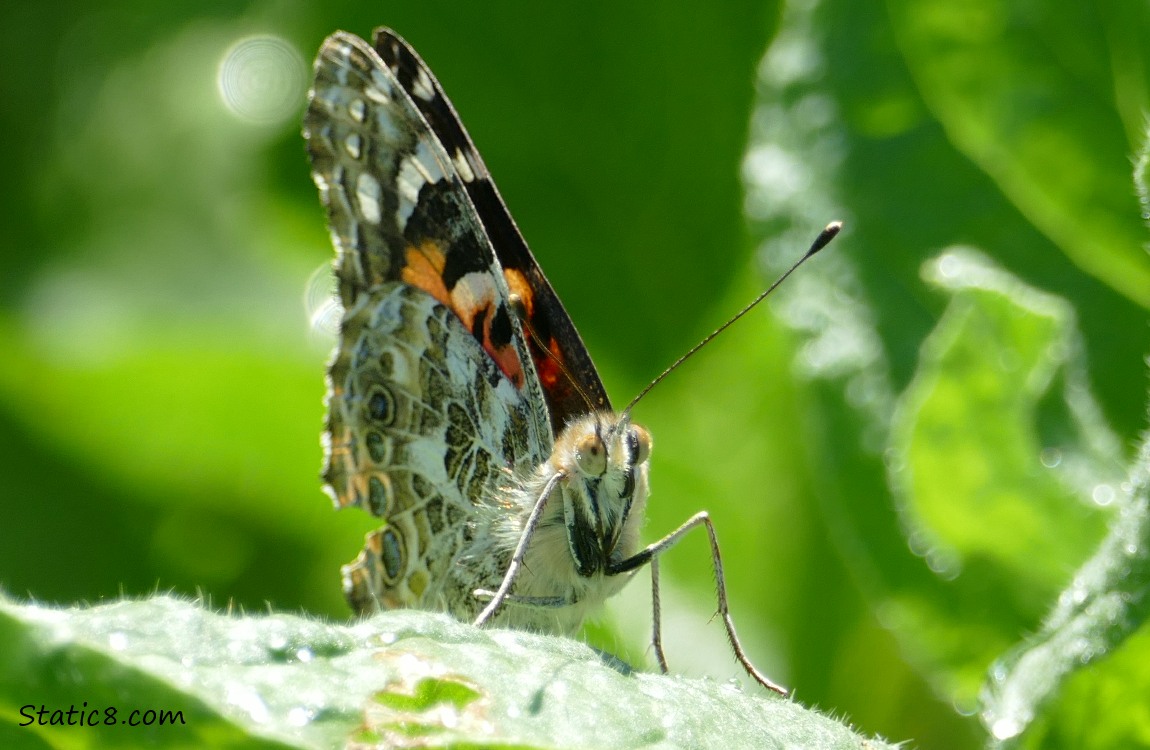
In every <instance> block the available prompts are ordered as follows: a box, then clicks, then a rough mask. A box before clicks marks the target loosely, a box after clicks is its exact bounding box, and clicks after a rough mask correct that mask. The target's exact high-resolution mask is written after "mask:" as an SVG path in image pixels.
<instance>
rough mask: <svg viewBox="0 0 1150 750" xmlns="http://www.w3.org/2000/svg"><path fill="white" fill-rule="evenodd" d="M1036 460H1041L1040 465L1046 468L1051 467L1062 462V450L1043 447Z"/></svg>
mask: <svg viewBox="0 0 1150 750" xmlns="http://www.w3.org/2000/svg"><path fill="white" fill-rule="evenodd" d="M1038 460H1040V461H1042V465H1043V466H1045V467H1046V468H1048V469H1053V468H1054V467H1056V466H1058V465H1059V464H1060V463H1062V451H1060V450H1059V449H1057V448H1043V449H1042V453H1040V454H1039V455H1038Z"/></svg>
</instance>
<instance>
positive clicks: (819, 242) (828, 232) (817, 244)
mask: <svg viewBox="0 0 1150 750" xmlns="http://www.w3.org/2000/svg"><path fill="white" fill-rule="evenodd" d="M842 228H843V223H842V222H841V221H832V222H831V223H830V224H827V225H826V227H825V228H824V229H823V231H821V232H819V236H818V237H815V241H814V242H812V243H811V249H810V250H807V254H806V256H805V257H804V258H803V260H806V258H809V257H811V256H812V255H814V254H815V253H817V252H818V251H819V250H822V249H823V248H824V247H826V246H827V245H829V244H831V240H833V239H834V238H835V236H836V235H838V233H839V232H840V231H842Z"/></svg>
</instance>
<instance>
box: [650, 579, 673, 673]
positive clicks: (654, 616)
mask: <svg viewBox="0 0 1150 750" xmlns="http://www.w3.org/2000/svg"><path fill="white" fill-rule="evenodd" d="M662 622H663V609H662V606H661V605H660V604H659V558H657V557H652V558H651V646H652V647H653V648H654V649H655V658H656V659H657V660H658V661H659V669H661V670H663V674H667V673H668V672H669V671H671V670H669V669H667V656H666V655H665V654H664V653H663V625H662Z"/></svg>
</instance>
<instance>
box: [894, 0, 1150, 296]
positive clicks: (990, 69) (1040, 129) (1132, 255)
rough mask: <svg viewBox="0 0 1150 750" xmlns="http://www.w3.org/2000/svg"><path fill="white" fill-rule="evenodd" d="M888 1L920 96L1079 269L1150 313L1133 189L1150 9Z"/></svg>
mask: <svg viewBox="0 0 1150 750" xmlns="http://www.w3.org/2000/svg"><path fill="white" fill-rule="evenodd" d="M889 7H890V11H891V17H892V20H893V28H894V31H895V34H896V37H897V39H898V43H899V46H900V48H901V49H902V51H903V52H904V54H905V55H906V58H907V61H908V65H909V68H910V71H911V74H912V75H913V76H914V78H915V80H916V82H917V83H918V89H919V91H920V93H921V95H922V97H923V100H924V101H925V102H926V104H927V106H928V107H930V109H931V112H932V113H933V114H934V116H935V117H936V118H937V119H938V121H939V123H940V124H941V125H942V126H943V128H945V130H946V133H947V135H948V136H949V138H950V140H951V142H952V143H953V144H954V145H955V147H956V148H958V149H959V150H960V151H962V152H963V153H964V154H965V155H966V156H967V157H969V158H970V159H971V160H972V161H973V162H975V163H976V164H977V165H978V166H979V167H980V168H981V169H982V170H983V171H984V172H985V173H986V174H987V175H989V176H990V177H991V179H993V180H994V181H995V183H996V184H997V185H998V187H999V188H1000V189H1001V190H1002V192H1003V193H1004V194H1006V195H1007V196H1008V197H1009V198H1010V200H1011V201H1013V202H1014V204H1015V205H1016V206H1017V207H1018V208H1019V210H1020V211H1021V212H1022V213H1023V214H1024V215H1025V216H1026V217H1027V218H1028V219H1029V220H1030V221H1032V222H1033V223H1034V225H1035V226H1036V227H1038V228H1039V229H1040V230H1042V231H1043V232H1044V233H1045V234H1046V235H1047V236H1048V237H1049V238H1050V239H1051V240H1052V241H1053V242H1054V243H1055V244H1057V245H1058V247H1060V248H1061V249H1062V251H1063V252H1065V253H1066V254H1067V255H1068V256H1069V257H1070V258H1071V259H1072V260H1073V261H1074V262H1075V263H1076V264H1078V266H1079V267H1081V268H1082V269H1083V270H1084V271H1086V272H1087V273H1090V274H1093V275H1094V276H1096V277H1098V278H1099V279H1101V280H1102V281H1104V282H1105V283H1107V284H1109V285H1110V286H1112V287H1113V288H1114V289H1116V290H1119V291H1120V292H1122V293H1123V294H1125V295H1127V296H1128V297H1129V298H1130V299H1132V300H1135V301H1137V302H1138V303H1139V304H1141V305H1142V306H1143V307H1150V259H1148V258H1147V257H1146V253H1145V252H1143V250H1142V243H1143V241H1144V239H1145V236H1144V233H1143V227H1142V226H1140V223H1139V221H1138V216H1137V213H1136V211H1135V205H1134V203H1133V200H1132V198H1131V196H1130V193H1129V189H1128V185H1129V179H1130V178H1129V172H1128V164H1129V159H1128V155H1129V154H1130V152H1131V151H1133V150H1134V149H1133V146H1134V145H1135V143H1136V141H1135V139H1136V138H1138V137H1140V136H1141V132H1140V131H1141V123H1140V122H1139V119H1140V118H1141V117H1142V116H1143V115H1142V114H1140V113H1141V112H1144V111H1145V109H1146V105H1147V97H1146V92H1145V88H1144V84H1143V83H1137V82H1141V81H1145V78H1146V75H1147V72H1148V70H1150V67H1148V66H1150V58H1148V56H1147V48H1146V44H1145V41H1146V40H1145V38H1144V37H1143V36H1141V35H1140V34H1139V33H1138V31H1137V30H1138V29H1145V25H1146V22H1147V13H1146V9H1145V5H1144V4H1139V3H1112V4H1101V5H1095V4H1089V5H1087V4H1081V5H1074V6H1067V5H1063V4H1057V5H1054V4H1043V3H1025V4H1020V3H1012V2H1007V0H980V1H978V2H968V3H962V4H961V5H957V4H955V3H950V2H946V0H931V1H928V2H921V1H919V0H913V1H906V0H903V1H899V2H892V3H890V4H889ZM1100 49H1105V50H1106V51H1107V53H1108V55H1109V59H1108V60H1107V59H1106V58H1100V55H1099V50H1100ZM1107 62H1109V63H1110V64H1109V65H1107V64H1106V63H1107ZM1111 97H1114V98H1113V99H1112V98H1111ZM1123 115H1126V117H1127V121H1126V122H1124V121H1123V119H1122V116H1123ZM1086 205H1089V206H1090V207H1091V210H1089V211H1084V210H1082V207H1084V206H1086Z"/></svg>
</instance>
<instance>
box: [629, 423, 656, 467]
mask: <svg viewBox="0 0 1150 750" xmlns="http://www.w3.org/2000/svg"><path fill="white" fill-rule="evenodd" d="M627 447H628V448H629V449H630V450H631V464H632V465H634V466H637V465H639V464H641V463H644V462H645V461H646V460H647V459H648V458H650V457H651V433H649V432H647V430H646V429H644V428H642V427H640V426H639V425H637V424H636V425H631V426H630V427H629V428H628V429H627Z"/></svg>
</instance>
